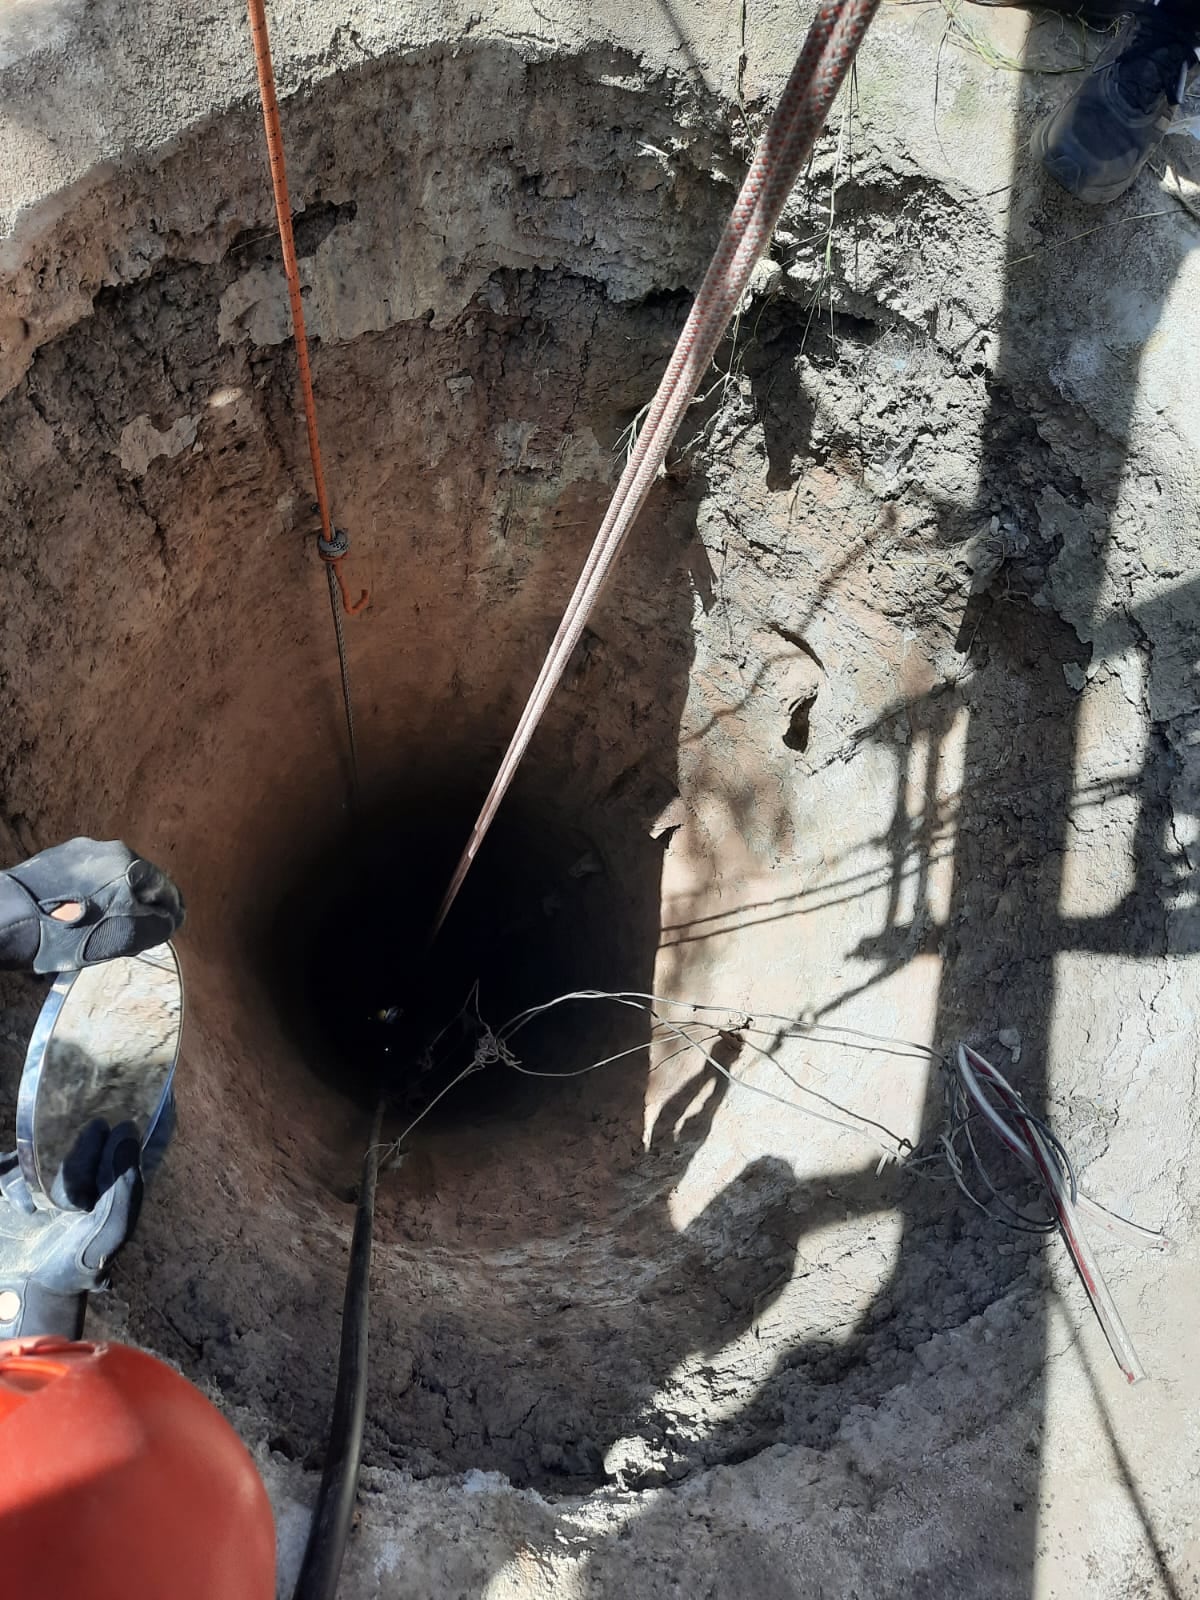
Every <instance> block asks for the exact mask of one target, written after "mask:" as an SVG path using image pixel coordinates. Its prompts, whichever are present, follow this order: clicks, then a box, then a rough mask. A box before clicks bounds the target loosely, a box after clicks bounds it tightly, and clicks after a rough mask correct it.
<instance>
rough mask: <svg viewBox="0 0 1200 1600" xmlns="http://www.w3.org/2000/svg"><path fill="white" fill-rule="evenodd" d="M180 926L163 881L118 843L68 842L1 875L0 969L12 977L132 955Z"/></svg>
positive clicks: (178, 900) (171, 891) (179, 907)
mask: <svg viewBox="0 0 1200 1600" xmlns="http://www.w3.org/2000/svg"><path fill="white" fill-rule="evenodd" d="M75 908H78V909H77V910H76V909H75ZM55 911H58V912H59V915H58V916H57V917H56V916H54V915H52V913H53V912H55ZM64 912H67V913H69V915H68V917H67V920H63V913H64ZM182 921H183V899H182V897H181V895H180V893H179V890H178V889H177V888H176V887H175V885H174V884H173V883H172V882H171V880H170V878H168V877H167V875H166V873H165V872H161V871H160V870H159V869H158V867H156V866H154V865H153V864H152V863H151V862H149V861H146V860H144V859H143V858H142V857H141V856H136V855H134V853H133V851H132V850H130V849H128V848H127V847H126V846H125V845H123V844H120V843H118V842H117V841H116V840H110V841H107V842H105V841H101V840H98V839H68V841H67V842H66V844H57V845H55V846H53V848H52V849H50V850H43V851H41V852H40V853H39V854H38V855H36V856H31V857H30V858H29V860H28V861H23V862H21V864H20V865H19V866H16V867H9V869H8V870H7V872H0V967H7V968H9V969H10V970H11V969H14V968H15V969H22V970H25V971H30V970H32V971H33V972H73V971H75V970H76V969H77V968H79V967H90V966H94V965H95V964H96V963H97V962H100V961H111V960H112V958H113V957H114V956H132V955H137V954H138V952H139V951H141V950H149V949H150V948H151V946H153V945H156V944H162V943H163V941H164V940H165V939H169V938H170V937H171V935H172V934H173V933H174V932H175V930H176V928H178V927H179V925H180V923H181V922H182Z"/></svg>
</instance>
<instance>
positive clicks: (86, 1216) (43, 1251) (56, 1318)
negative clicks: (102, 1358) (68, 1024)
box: [0, 1119, 143, 1339]
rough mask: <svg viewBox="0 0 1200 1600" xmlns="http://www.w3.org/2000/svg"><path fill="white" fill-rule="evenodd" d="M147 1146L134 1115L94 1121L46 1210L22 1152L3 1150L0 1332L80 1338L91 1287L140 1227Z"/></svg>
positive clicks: (1, 1335) (100, 1283) (104, 1277)
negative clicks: (24, 1170)
mask: <svg viewBox="0 0 1200 1600" xmlns="http://www.w3.org/2000/svg"><path fill="white" fill-rule="evenodd" d="M142 1190H143V1184H142V1169H141V1146H140V1142H139V1139H138V1132H137V1129H136V1128H135V1127H134V1125H133V1123H132V1122H122V1123H119V1124H118V1125H117V1126H116V1127H115V1128H113V1129H111V1130H110V1129H109V1126H108V1123H107V1122H104V1121H102V1120H99V1119H97V1121H95V1122H91V1123H89V1124H88V1126H87V1127H86V1128H85V1129H84V1130H83V1132H82V1133H81V1134H80V1135H79V1137H78V1139H76V1141H75V1143H74V1145H73V1146H72V1148H71V1150H70V1152H69V1154H68V1155H67V1158H66V1160H65V1161H64V1162H63V1165H62V1171H61V1172H60V1173H59V1175H58V1177H57V1178H56V1179H55V1181H54V1186H53V1188H52V1190H51V1195H50V1197H51V1199H52V1200H53V1202H54V1208H53V1209H51V1210H42V1209H40V1208H39V1207H38V1206H35V1205H34V1202H33V1199H32V1197H31V1195H30V1193H29V1189H28V1187H27V1186H26V1183H25V1180H24V1179H23V1178H22V1177H21V1171H20V1167H19V1165H18V1163H17V1157H16V1155H15V1154H12V1155H5V1156H0V1339H12V1338H16V1337H17V1336H18V1335H26V1336H28V1335H32V1334H58V1335H59V1336H60V1337H62V1338H64V1339H78V1338H79V1336H80V1334H81V1333H82V1332H83V1318H84V1312H85V1311H86V1309H87V1297H88V1293H89V1291H91V1290H93V1289H101V1288H104V1287H105V1286H106V1284H107V1281H108V1268H109V1266H110V1265H111V1263H112V1259H113V1257H114V1256H115V1255H116V1253H117V1251H118V1250H119V1249H120V1248H121V1246H122V1245H123V1244H124V1243H125V1242H126V1240H127V1239H128V1238H129V1237H130V1235H131V1234H132V1233H133V1230H134V1228H135V1227H136V1225H137V1219H138V1213H139V1212H140V1211H141V1207H142Z"/></svg>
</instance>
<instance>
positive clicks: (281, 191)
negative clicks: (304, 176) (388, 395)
mask: <svg viewBox="0 0 1200 1600" xmlns="http://www.w3.org/2000/svg"><path fill="white" fill-rule="evenodd" d="M247 4H248V6H249V10H250V32H251V34H252V35H253V37H254V63H255V66H256V67H257V68H258V90H259V94H260V95H261V96H262V109H263V126H264V127H265V129H266V134H267V159H268V161H269V162H270V164H271V186H272V188H273V189H274V191H275V219H276V221H277V222H278V224H279V243H280V245H281V247H282V250H283V270H284V272H285V273H286V274H287V284H288V298H289V300H290V301H291V306H292V331H293V333H294V334H295V336H296V366H297V367H298V369H299V372H300V393H301V395H302V397H303V399H304V420H305V423H306V424H307V427H308V453H309V455H310V456H311V457H312V470H313V482H314V484H315V485H316V490H317V509H318V510H319V511H320V513H321V535H322V537H323V538H324V540H325V542H326V544H334V543H336V542H337V535H336V532H335V530H334V526H333V519H332V517H331V516H330V514H329V495H328V493H327V492H326V489H325V468H324V466H323V465H322V462H321V441H320V438H319V437H318V434H317V402H316V399H315V397H314V395H313V384H312V369H311V367H310V366H309V364H308V334H307V333H306V332H305V328H304V306H303V303H302V302H301V299H300V268H299V266H298V265H297V262H296V240H295V237H294V235H293V233H292V207H291V202H290V201H289V199H288V186H287V169H286V167H285V166H284V161H283V132H282V129H281V128H280V125H279V101H278V99H277V98H276V95H275V69H274V67H273V66H272V65H271V45H270V41H269V39H268V38H267V13H266V8H265V5H264V0H247ZM321 559H322V560H323V561H327V562H328V563H329V566H330V567H331V568H332V570H333V575H334V577H335V578H336V579H337V586H338V589H339V591H340V592H341V596H342V609H343V610H344V611H345V612H346V614H347V616H351V617H354V616H357V615H358V613H359V612H360V611H361V610H362V609H363V607H364V606H365V605H366V603H367V598H368V596H367V591H366V590H365V589H364V590H363V592H362V594H361V595H360V596H359V598H358V600H357V601H356V602H355V603H354V604H351V602H350V595H349V592H348V591H347V589H346V580H345V578H344V577H343V576H342V561H343V559H344V557H343V556H340V555H334V556H327V555H325V554H324V552H322V556H321Z"/></svg>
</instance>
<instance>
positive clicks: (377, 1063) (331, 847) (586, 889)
mask: <svg viewBox="0 0 1200 1600" xmlns="http://www.w3.org/2000/svg"><path fill="white" fill-rule="evenodd" d="M479 799H480V794H479V791H478V789H477V786H476V785H475V784H474V783H473V782H470V783H466V784H462V783H460V784H455V783H454V782H453V781H446V782H438V783H434V784H432V785H426V786H424V787H423V788H422V789H421V790H420V791H419V792H412V791H409V792H408V793H406V794H404V795H403V796H394V795H393V796H389V797H388V798H387V799H386V800H384V801H380V802H378V803H377V804H375V805H373V806H372V807H371V808H370V809H369V810H368V811H366V812H365V813H364V814H363V815H362V816H361V817H360V819H359V820H358V822H357V823H355V824H353V825H349V824H348V825H346V827H345V828H344V831H342V832H341V833H339V834H337V835H332V836H330V837H329V838H328V839H327V840H326V841H325V843H324V844H323V845H322V847H321V848H320V849H319V850H317V851H314V853H313V854H312V855H311V856H310V857H309V858H308V859H307V860H306V861H304V862H303V863H302V864H301V865H299V866H298V867H297V869H296V871H295V873H294V876H293V880H292V883H291V886H290V888H289V889H288V890H287V891H286V892H285V894H284V895H283V897H282V899H281V901H280V903H279V906H278V908H277V911H276V914H275V916H274V918H273V922H272V926H271V929H270V933H269V936H268V938H267V939H266V940H265V941H264V943H265V946H266V948H268V949H269V950H270V951H271V957H270V960H269V963H268V965H267V968H266V976H267V978H268V983H269V986H270V989H271V992H272V993H273V996H274V1000H275V1004H276V1005H277V1007H278V1010H279V1013H280V1016H281V1019H282V1021H283V1024H284V1026H285V1028H286V1030H287V1031H288V1033H289V1034H290V1035H291V1036H292V1038H293V1040H294V1043H295V1045H296V1048H297V1051H298V1053H299V1056H300V1059H301V1060H302V1061H303V1062H304V1063H305V1064H306V1065H307V1066H308V1067H309V1069H310V1070H312V1071H313V1072H314V1073H315V1074H316V1075H317V1076H318V1077H321V1078H323V1079H324V1080H325V1081H327V1082H328V1083H330V1084H331V1085H332V1086H333V1087H334V1088H335V1089H337V1090H338V1091H339V1092H340V1093H342V1094H345V1095H347V1096H348V1097H349V1098H351V1099H353V1100H354V1101H356V1102H357V1103H359V1104H361V1105H362V1106H363V1108H364V1109H370V1108H372V1107H373V1106H374V1104H375V1102H376V1100H377V1099H378V1098H379V1097H380V1096H383V1098H384V1100H385V1103H386V1105H387V1108H388V1112H389V1114H390V1116H391V1117H393V1118H395V1119H397V1121H398V1123H403V1122H407V1121H410V1120H411V1119H412V1118H413V1117H414V1116H415V1115H416V1114H417V1112H419V1111H423V1110H424V1108H425V1107H426V1106H427V1105H428V1104H429V1103H430V1101H431V1100H433V1099H434V1098H435V1097H437V1096H438V1095H439V1092H440V1091H442V1090H443V1089H446V1088H447V1086H448V1085H449V1084H451V1082H452V1080H453V1079H454V1078H455V1077H457V1076H458V1075H459V1074H460V1073H461V1072H462V1070H463V1068H464V1067H466V1066H467V1065H468V1063H469V1062H470V1060H471V1058H472V1055H473V1053H474V1049H475V1045H476V1042H477V1040H478V1038H479V1036H480V1034H481V1031H482V1028H483V1026H485V1025H487V1026H491V1027H493V1028H494V1027H498V1026H500V1025H501V1024H502V1023H504V1022H505V1021H507V1020H508V1019H509V1018H511V1017H512V1016H514V1015H515V1014H516V1013H517V1012H519V1011H521V1010H523V1009H524V1008H525V1007H527V1006H531V1005H536V1004H539V1003H541V1002H543V1001H546V1000H548V999H550V998H552V997H553V996H556V995H559V994H564V993H567V992H570V991H571V990H574V989H578V988H595V987H601V988H604V987H619V986H621V985H622V984H632V983H635V982H639V981H640V980H641V978H642V977H644V972H642V971H641V969H640V968H639V969H638V970H635V967H634V965H633V962H632V960H631V954H632V952H633V951H634V950H636V949H639V948H641V947H642V945H643V944H644V942H645V941H644V939H641V938H638V937H636V933H637V931H638V930H637V929H635V925H634V924H635V921H636V922H639V923H645V924H646V929H645V931H647V932H648V931H649V930H650V929H651V928H652V927H653V925H654V924H653V918H654V913H655V911H656V909H657V887H658V871H657V868H658V857H659V854H660V847H659V846H657V845H655V844H654V843H653V841H650V840H649V839H647V838H645V835H644V833H643V832H642V830H638V835H640V838H639V839H638V844H639V848H635V849H634V850H633V851H632V852H627V855H626V859H624V860H622V853H621V850H620V848H619V846H618V848H617V849H616V850H615V851H614V849H613V848H612V845H611V841H610V843H609V846H607V847H606V846H605V845H604V844H603V843H601V841H600V839H599V838H598V837H597V835H596V833H594V832H592V831H589V829H588V828H587V826H586V819H584V821H583V823H580V822H579V821H578V820H577V819H576V818H575V817H574V816H572V815H570V814H569V813H568V812H566V811H565V810H560V809H558V808H556V806H555V805H554V803H553V802H552V801H548V800H546V799H537V798H530V797H528V796H525V797H522V796H521V795H519V794H518V795H515V796H512V797H510V799H509V801H508V802H507V803H506V805H505V806H504V807H502V809H501V812H500V815H499V817H498V818H497V820H496V822H495V824H494V826H493V828H492V831H491V833H490V834H489V836H488V839H487V841H486V842H485V844H484V846H483V847H482V849H481V850H480V853H479V855H478V857H477V859H476V861H475V864H474V866H473V868H472V871H471V873H470V874H469V876H468V878H467V881H466V884H465V885H464V887H463V890H462V892H461V895H460V897H459V899H458V901H457V903H456V905H455V907H454V909H453V911H452V913H451V915H450V917H449V919H448V920H447V922H446V925H445V927H444V928H443V930H442V931H441V933H440V934H439V935H438V937H437V938H436V939H435V940H432V941H431V938H430V931H431V927H432V924H433V920H434V916H435V913H436V910H437V907H438V904H439V902H440V899H441V896H442V894H443V892H444V890H445V887H446V884H447V883H448V881H449V878H450V875H451V873H452V871H453V869H454V865H455V863H456V861H457V859H458V854H459V852H460V850H461V849H462V847H463V843H464V841H465V839H466V838H467V836H468V832H469V829H470V825H471V823H472V822H473V820H474V817H475V814H476V809H477V805H478V801H479ZM635 837H637V836H635ZM643 857H644V859H642V858H643ZM639 879H640V881H639ZM639 891H641V892H639ZM642 902H645V903H644V904H642ZM639 908H640V912H641V915H640V916H637V914H636V913H637V911H638V910H639ZM588 1020H589V1021H590V1019H588ZM575 1026H576V1027H578V1026H579V1023H578V1021H576V1023H575ZM536 1038H537V1040H538V1041H539V1042H540V1048H539V1047H538V1046H537V1045H535V1050H536V1052H537V1053H536V1055H535V1057H534V1058H533V1059H532V1060H531V1061H530V1063H529V1064H530V1065H532V1066H537V1065H538V1064H539V1062H544V1063H548V1062H549V1061H550V1060H551V1059H553V1061H554V1062H555V1063H556V1064H558V1065H562V1064H563V1062H562V1055H563V1051H564V1049H566V1051H567V1052H568V1053H569V1054H572V1055H574V1054H576V1053H577V1051H578V1050H583V1049H585V1048H587V1046H588V1044H589V1042H590V1041H589V1040H588V1039H583V1038H577V1039H575V1040H574V1041H572V1040H570V1039H568V1038H564V1036H563V1027H562V1025H561V1024H559V1023H558V1022H557V1019H555V1020H554V1021H552V1022H551V1023H550V1024H549V1025H547V1026H543V1027H541V1028H539V1029H538V1031H537V1035H536ZM572 1046H574V1047H575V1048H574V1049H573V1048H572ZM553 1093H554V1080H553V1079H535V1078H530V1077H525V1076H522V1075H520V1074H519V1073H516V1072H514V1071H512V1070H503V1069H493V1070H489V1071H486V1072H481V1073H478V1074H472V1075H471V1076H470V1078H469V1079H464V1080H463V1081H462V1082H461V1083H460V1084H459V1085H457V1086H456V1087H454V1088H452V1089H451V1090H450V1092H449V1093H447V1094H446V1095H445V1096H444V1097H443V1098H441V1099H440V1100H439V1101H438V1104H437V1106H436V1108H435V1110H434V1112H433V1113H432V1114H431V1116H430V1118H429V1120H428V1122H427V1124H426V1126H427V1130H428V1129H432V1128H435V1127H439V1126H440V1127H446V1126H448V1125H452V1124H454V1123H456V1122H459V1121H461V1120H464V1119H466V1120H475V1119H478V1118H487V1117H495V1116H498V1115H503V1116H517V1117H519V1116H523V1115H526V1114H529V1113H530V1112H531V1111H532V1110H533V1108H534V1105H535V1103H537V1102H538V1101H541V1100H543V1099H545V1097H546V1096H547V1094H553Z"/></svg>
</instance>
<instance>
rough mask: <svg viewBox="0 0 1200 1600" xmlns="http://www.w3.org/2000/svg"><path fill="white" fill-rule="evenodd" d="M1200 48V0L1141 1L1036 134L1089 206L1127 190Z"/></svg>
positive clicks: (1049, 167) (1053, 171)
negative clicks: (1134, 12) (1076, 87)
mask: <svg viewBox="0 0 1200 1600" xmlns="http://www.w3.org/2000/svg"><path fill="white" fill-rule="evenodd" d="M1131 9H1132V8H1131ZM1198 46H1200V0H1159V3H1158V4H1157V5H1154V6H1145V7H1139V8H1138V10H1137V14H1136V15H1135V16H1133V17H1132V18H1131V20H1130V21H1129V22H1127V23H1126V25H1125V26H1124V27H1123V28H1122V29H1121V32H1120V33H1119V34H1118V35H1117V37H1116V39H1115V40H1114V42H1113V44H1112V45H1110V47H1109V48H1108V49H1107V50H1106V51H1105V52H1104V53H1103V55H1101V57H1100V59H1099V60H1098V61H1097V63H1096V65H1095V66H1094V67H1093V68H1092V69H1091V71H1090V72H1089V73H1088V75H1087V77H1086V78H1084V80H1083V82H1082V83H1081V84H1080V86H1079V88H1078V89H1077V90H1076V91H1075V93H1074V94H1073V95H1072V96H1071V98H1070V99H1069V100H1068V101H1067V102H1066V104H1065V105H1064V106H1062V107H1060V109H1059V110H1058V111H1057V112H1056V113H1055V115H1054V116H1053V117H1051V118H1050V120H1049V122H1047V123H1046V124H1045V125H1044V126H1043V127H1041V128H1039V129H1038V132H1037V134H1036V135H1035V136H1034V150H1035V151H1036V153H1037V154H1038V155H1039V156H1040V157H1041V160H1042V165H1043V166H1044V167H1045V169H1046V171H1047V172H1048V173H1049V174H1050V176H1051V177H1052V178H1055V179H1057V181H1058V182H1059V183H1061V184H1062V186H1063V188H1064V189H1067V190H1069V191H1070V193H1071V194H1073V195H1074V196H1075V197H1076V198H1077V199H1079V200H1083V201H1086V202H1087V204H1088V205H1102V204H1104V203H1105V202H1107V201H1109V200H1115V199H1116V198H1117V197H1118V196H1119V195H1122V194H1124V193H1125V191H1126V189H1128V188H1129V186H1130V184H1131V183H1132V182H1133V181H1134V179H1135V178H1136V177H1137V175H1138V173H1139V172H1140V171H1141V170H1142V168H1143V167H1144V166H1145V164H1146V160H1147V158H1148V157H1149V155H1150V152H1151V151H1152V150H1153V149H1154V147H1155V145H1156V144H1157V143H1158V141H1159V139H1161V138H1162V136H1163V134H1164V133H1165V132H1166V131H1167V129H1168V127H1169V126H1170V122H1171V118H1172V116H1173V115H1174V113H1175V108H1176V107H1177V106H1178V105H1179V103H1180V101H1181V100H1182V99H1183V96H1184V92H1185V90H1186V88H1187V81H1188V75H1189V73H1190V72H1191V70H1192V69H1193V68H1194V67H1195V65H1196V61H1197V47H1198Z"/></svg>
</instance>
